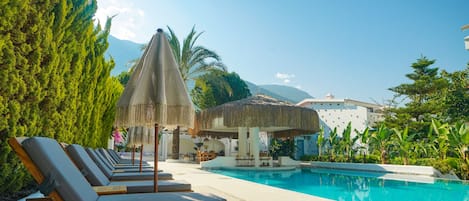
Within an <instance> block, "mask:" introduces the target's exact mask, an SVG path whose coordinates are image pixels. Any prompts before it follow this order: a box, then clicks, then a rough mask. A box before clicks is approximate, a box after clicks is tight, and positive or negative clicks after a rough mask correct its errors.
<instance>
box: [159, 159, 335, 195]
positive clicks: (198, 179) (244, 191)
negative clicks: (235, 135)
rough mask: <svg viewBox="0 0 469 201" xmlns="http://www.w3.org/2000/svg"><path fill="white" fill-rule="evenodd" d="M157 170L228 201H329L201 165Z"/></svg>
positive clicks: (169, 165) (167, 166) (163, 166)
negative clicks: (201, 167) (205, 169)
mask: <svg viewBox="0 0 469 201" xmlns="http://www.w3.org/2000/svg"><path fill="white" fill-rule="evenodd" d="M158 169H162V170H163V171H164V172H170V173H172V174H173V177H174V179H177V180H186V181H187V182H189V183H191V184H192V189H193V190H194V191H195V192H200V193H208V194H210V193H211V194H214V195H217V196H220V197H224V198H226V199H227V200H228V201H241V200H243V201H244V200H246V201H263V200H269V201H277V200H278V201H287V200H288V201H309V200H327V199H324V198H320V197H314V196H311V195H307V194H303V193H297V192H294V191H289V190H284V189H280V188H276V187H271V186H267V185H262V184H258V183H253V182H249V181H245V180H241V179H236V178H232V177H228V176H224V175H220V174H214V173H210V172H207V171H204V170H201V169H200V168H199V165H198V164H190V163H172V162H171V163H170V162H159V163H158Z"/></svg>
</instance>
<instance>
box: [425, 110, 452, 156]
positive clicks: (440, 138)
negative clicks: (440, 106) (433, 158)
mask: <svg viewBox="0 0 469 201" xmlns="http://www.w3.org/2000/svg"><path fill="white" fill-rule="evenodd" d="M431 127H432V129H430V130H431V131H432V132H435V134H436V136H433V135H432V139H433V145H434V149H435V151H436V152H437V153H439V157H440V159H442V160H444V159H446V155H447V152H448V149H449V138H448V136H449V132H450V129H449V125H448V123H444V124H443V123H441V122H440V121H438V120H434V119H432V124H431Z"/></svg>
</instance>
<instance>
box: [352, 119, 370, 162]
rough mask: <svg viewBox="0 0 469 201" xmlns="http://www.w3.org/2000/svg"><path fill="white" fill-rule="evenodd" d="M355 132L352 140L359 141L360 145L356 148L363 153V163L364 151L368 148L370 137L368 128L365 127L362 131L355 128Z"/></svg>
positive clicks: (364, 158)
mask: <svg viewBox="0 0 469 201" xmlns="http://www.w3.org/2000/svg"><path fill="white" fill-rule="evenodd" d="M355 133H356V134H357V135H356V136H355V138H354V141H359V142H360V145H359V146H358V149H359V150H360V152H361V154H363V163H365V162H366V151H367V149H368V142H369V139H370V134H369V133H370V129H369V128H368V127H367V128H366V129H365V130H364V131H363V132H360V131H358V130H357V129H355Z"/></svg>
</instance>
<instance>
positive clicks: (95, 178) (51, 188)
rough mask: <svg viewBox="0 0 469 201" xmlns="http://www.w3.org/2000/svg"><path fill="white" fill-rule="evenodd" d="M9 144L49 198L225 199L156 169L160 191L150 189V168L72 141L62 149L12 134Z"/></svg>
mask: <svg viewBox="0 0 469 201" xmlns="http://www.w3.org/2000/svg"><path fill="white" fill-rule="evenodd" d="M9 144H10V145H11V147H12V148H13V150H14V151H15V152H16V153H17V155H18V156H19V158H20V159H21V160H22V161H23V163H24V164H25V166H26V168H27V169H28V170H29V171H30V173H31V174H32V176H33V177H34V179H35V180H36V181H37V182H38V184H39V189H40V191H41V193H42V194H44V195H45V196H46V198H45V199H48V200H54V201H55V200H57V201H60V200H77V201H81V200H83V201H88V200H89V201H94V200H99V201H101V200H103V201H107V200H115V201H124V200H125V201H126V200H129V201H130V200H141V201H150V200H158V201H162V200H176V201H178V200H193V201H197V200H207V201H211V200H225V199H223V198H221V197H218V196H215V195H211V194H210V195H207V194H201V193H195V192H191V191H192V190H191V185H190V184H189V183H187V182H185V181H180V180H172V175H171V174H169V173H164V172H159V173H158V174H159V175H158V178H161V179H166V180H164V181H163V180H159V181H158V184H159V185H158V190H159V191H160V192H159V193H151V192H152V191H153V180H152V179H153V173H152V172H151V173H150V172H137V171H135V169H134V168H133V167H132V165H131V163H128V161H127V162H125V161H126V160H122V161H121V160H120V157H119V156H118V155H117V154H116V155H114V154H115V153H112V151H111V152H110V151H109V150H106V149H102V150H94V149H91V148H84V147H82V146H80V145H76V144H73V145H68V146H66V148H65V150H64V149H63V148H62V147H61V146H60V145H59V143H58V142H57V141H55V140H54V139H50V138H44V137H32V138H11V139H10V140H9ZM106 153H107V154H106ZM113 155H114V156H113ZM116 157H117V158H116ZM117 167H121V168H117ZM122 167H126V168H122ZM149 169H151V168H149Z"/></svg>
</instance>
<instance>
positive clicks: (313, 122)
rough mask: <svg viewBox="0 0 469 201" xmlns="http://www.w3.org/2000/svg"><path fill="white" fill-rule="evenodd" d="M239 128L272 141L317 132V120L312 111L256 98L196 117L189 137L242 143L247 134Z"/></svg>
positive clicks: (259, 97)
mask: <svg viewBox="0 0 469 201" xmlns="http://www.w3.org/2000/svg"><path fill="white" fill-rule="evenodd" d="M242 128H257V129H254V130H251V131H250V134H251V133H252V134H254V138H256V137H255V136H256V133H255V132H256V131H257V132H258V131H259V130H261V131H267V132H270V133H273V135H274V137H293V136H297V135H302V134H309V133H316V132H318V131H319V118H318V114H317V112H316V111H315V110H313V109H310V108H305V107H299V106H295V105H293V104H290V103H287V102H284V101H279V100H276V99H274V98H272V97H268V96H265V95H256V96H251V97H248V98H245V99H242V100H238V101H233V102H228V103H225V104H222V105H219V106H216V107H213V108H209V109H206V110H203V111H201V112H199V113H197V114H196V122H195V125H194V130H193V131H192V133H193V134H196V135H211V136H218V137H233V138H240V140H241V139H242V138H245V137H246V134H245V133H246V132H247V129H242ZM257 135H258V133H257ZM253 143H256V142H253ZM257 143H258V142H257ZM240 149H241V147H240ZM254 157H256V153H254Z"/></svg>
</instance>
